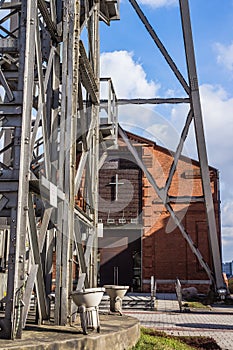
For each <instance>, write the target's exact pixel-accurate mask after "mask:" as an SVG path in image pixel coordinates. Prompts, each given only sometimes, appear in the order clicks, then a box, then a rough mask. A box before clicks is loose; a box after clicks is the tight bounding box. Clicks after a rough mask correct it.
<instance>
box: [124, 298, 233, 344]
mask: <svg viewBox="0 0 233 350" xmlns="http://www.w3.org/2000/svg"><path fill="white" fill-rule="evenodd" d="M155 304H156V305H155V311H151V310H149V309H148V310H144V311H141V310H139V309H138V310H137V309H132V310H129V309H125V310H124V314H127V315H130V316H133V317H136V318H138V319H139V320H140V323H141V325H142V326H145V327H150V328H156V329H157V330H161V331H164V332H166V333H167V334H171V335H180V336H181V335H182V336H183V335H184V336H195V335H196V336H207V337H212V338H214V339H215V341H216V342H217V343H218V345H219V346H220V347H221V349H222V350H233V306H224V305H220V306H219V305H218V306H214V307H211V309H201V310H199V309H196V310H191V312H182V313H181V312H179V305H178V302H177V300H176V299H175V297H174V296H170V300H168V299H167V296H165V295H162V294H161V295H157V299H156V303H155Z"/></svg>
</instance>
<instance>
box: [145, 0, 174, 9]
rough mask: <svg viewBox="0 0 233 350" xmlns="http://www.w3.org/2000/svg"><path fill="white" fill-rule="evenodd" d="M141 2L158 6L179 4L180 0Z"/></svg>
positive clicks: (149, 0)
mask: <svg viewBox="0 0 233 350" xmlns="http://www.w3.org/2000/svg"><path fill="white" fill-rule="evenodd" d="M139 3H140V4H142V5H149V6H151V7H155V8H157V7H168V6H173V5H176V4H178V0H140V1H139Z"/></svg>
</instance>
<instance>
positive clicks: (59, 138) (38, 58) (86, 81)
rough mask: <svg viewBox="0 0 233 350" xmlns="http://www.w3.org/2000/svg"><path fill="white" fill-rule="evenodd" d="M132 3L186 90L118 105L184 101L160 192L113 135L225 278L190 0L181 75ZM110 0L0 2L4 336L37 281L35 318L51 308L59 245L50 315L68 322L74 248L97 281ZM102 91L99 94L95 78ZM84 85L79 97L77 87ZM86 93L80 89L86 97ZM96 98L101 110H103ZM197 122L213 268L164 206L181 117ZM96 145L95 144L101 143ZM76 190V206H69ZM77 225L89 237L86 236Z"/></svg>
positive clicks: (109, 139) (108, 127)
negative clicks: (104, 30) (185, 110)
mask: <svg viewBox="0 0 233 350" xmlns="http://www.w3.org/2000/svg"><path fill="white" fill-rule="evenodd" d="M130 3H131V4H132V6H133V7H134V9H135V10H136V12H137V14H138V16H139V17H140V19H141V20H142V22H143V23H144V25H145V26H146V28H147V30H148V31H149V33H150V35H151V36H152V38H153V40H154V41H155V43H156V45H157V46H158V47H159V49H160V50H161V52H162V54H163V55H164V57H165V59H166V60H167V62H168V64H169V66H170V67H171V69H172V70H173V71H174V73H175V75H176V77H177V79H178V80H179V81H180V83H181V85H182V86H183V88H184V90H185V92H186V93H187V98H186V99H184V100H182V101H181V99H177V98H174V99H171V100H170V101H168V100H163V99H156V98H155V99H153V100H150V101H146V100H142V99H139V100H130V101H126V100H119V101H118V103H119V104H120V103H165V102H166V103H177V102H185V103H190V112H189V114H188V117H187V120H186V123H185V127H184V130H183V132H182V135H181V140H180V144H179V145H178V148H177V151H176V153H175V157H174V162H173V165H172V168H171V170H170V176H169V178H168V180H167V184H166V188H164V189H159V188H158V187H157V185H156V183H155V181H154V179H153V178H152V177H151V175H150V174H149V172H148V170H147V169H146V167H145V166H144V164H143V163H141V160H140V159H138V156H137V154H136V153H135V151H134V149H133V147H132V146H131V145H130V143H129V141H128V139H127V137H126V135H125V133H124V131H123V130H122V129H121V128H120V129H119V132H120V134H121V136H122V137H123V138H124V139H125V142H126V143H127V145H128V147H129V149H130V150H131V152H132V154H134V155H135V158H136V160H137V162H138V164H139V166H140V167H141V168H142V169H143V171H144V172H145V174H146V175H147V177H148V179H149V181H150V182H151V183H152V185H153V186H154V188H155V190H156V191H157V193H158V194H159V196H160V198H161V199H162V200H163V203H164V205H165V206H166V208H167V210H168V211H169V212H170V214H171V217H173V219H174V221H175V222H176V224H177V225H178V226H179V228H180V230H181V232H182V234H183V236H184V237H185V239H186V240H187V241H188V243H189V245H190V247H191V248H192V250H193V252H194V254H196V256H197V258H198V260H199V261H200V263H201V265H202V266H203V267H204V268H205V270H206V272H207V274H208V276H209V278H210V279H211V280H212V281H213V282H214V283H215V284H216V287H217V288H220V287H222V285H223V281H222V277H221V259H220V253H219V247H218V241H217V230H216V222H215V216H214V208H213V201H212V196H211V189H210V182H209V171H208V162H207V156H206V149H205V140H204V134H203V126H202V116H201V108H200V98H199V90H198V83H197V74H196V68H195V59H194V50H193V44H192V34H191V26H190V18H189V9H188V1H187V0H180V10H181V15H182V22H183V33H184V42H185V49H186V58H187V67H188V73H189V84H188V83H187V82H186V81H185V79H184V78H183V77H182V75H181V74H180V72H179V71H178V69H177V67H176V66H175V64H174V62H173V61H172V59H171V58H170V56H169V54H168V53H167V51H166V49H165V48H164V46H163V45H162V43H161V41H160V40H159V38H158V37H157V35H156V33H155V32H154V30H153V28H152V27H151V26H150V24H149V22H148V20H147V19H146V17H145V16H144V14H143V13H142V11H141V9H140V7H139V6H138V4H137V3H136V1H135V0H130ZM118 5H119V4H118V1H117V0H111V1H110V0H50V1H45V0H34V1H30V0H21V1H18V0H11V1H4V0H1V1H0V12H1V19H0V31H1V32H0V84H1V86H2V88H3V90H4V94H3V98H2V101H1V105H0V109H1V118H0V126H1V133H0V136H1V153H0V154H1V159H0V161H1V163H0V168H1V170H0V217H1V218H0V219H1V220H2V221H1V227H2V228H5V229H6V230H8V232H9V256H8V280H7V296H6V308H5V314H4V316H3V317H2V318H0V338H10V339H14V338H15V337H21V333H22V329H23V328H24V326H25V323H26V319H27V315H28V310H29V305H30V299H31V295H32V292H33V290H36V295H37V297H38V318H39V319H40V320H46V319H49V317H50V308H49V301H48V300H49V299H48V295H49V293H50V292H51V286H52V276H51V269H52V264H53V256H54V254H53V252H54V251H55V252H56V255H55V256H56V289H55V300H56V302H55V310H54V321H55V324H57V325H65V324H67V322H69V321H71V319H72V315H73V314H74V312H75V307H74V305H73V304H72V303H71V299H70V298H69V294H70V292H71V291H72V288H73V286H72V266H73V253H74V250H75V251H76V253H77V256H78V263H79V266H80V274H79V279H78V285H77V289H82V288H83V286H85V287H88V286H96V284H97V235H98V169H99V168H100V167H101V165H102V164H103V162H104V160H105V159H106V157H107V151H108V148H109V147H115V146H116V143H117V134H118V124H117V109H116V104H117V100H116V96H115V92H114V88H113V85H112V82H111V79H110V78H103V79H100V76H99V75H100V74H99V59H100V53H99V21H100V20H102V21H104V22H105V23H106V24H109V23H110V21H111V20H115V19H119V14H118ZM101 83H107V85H108V91H109V93H108V96H109V97H108V100H107V101H100V94H99V91H100V84H101ZM84 94H85V96H84ZM83 96H84V97H83ZM100 107H103V108H104V110H105V111H106V115H107V118H106V119H104V118H103V119H101V118H100V114H99V111H100ZM192 120H194V124H195V130H196V139H197V146H198V151H199V160H200V164H201V172H202V179H203V189H204V195H205V202H206V208H207V218H208V223H209V230H210V242H211V247H212V252H213V260H214V267H215V271H210V269H209V267H208V266H206V264H205V262H204V261H203V259H202V256H201V254H200V252H199V251H198V250H197V249H196V248H195V246H194V244H193V242H192V241H191V239H190V237H189V235H188V233H187V232H185V230H184V228H183V226H182V225H181V223H180V222H179V220H178V218H177V217H176V215H175V213H174V212H173V210H172V207H171V206H170V204H169V198H168V190H169V187H170V184H171V180H172V176H173V175H174V172H175V169H176V165H177V162H178V159H179V156H180V154H181V151H182V147H183V143H184V141H185V138H186V136H187V133H188V129H189V125H190V123H191V121H192ZM100 148H101V149H100ZM80 193H81V194H82V197H83V202H84V203H85V205H84V206H83V210H80V209H78V207H76V206H75V200H79V199H80V198H79V197H80ZM83 233H85V237H84V235H83Z"/></svg>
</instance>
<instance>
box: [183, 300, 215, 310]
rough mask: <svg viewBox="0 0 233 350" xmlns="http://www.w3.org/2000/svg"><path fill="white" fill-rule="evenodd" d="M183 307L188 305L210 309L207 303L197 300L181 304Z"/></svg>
mask: <svg viewBox="0 0 233 350" xmlns="http://www.w3.org/2000/svg"><path fill="white" fill-rule="evenodd" d="M183 306H184V307H189V308H191V309H207V310H210V309H211V307H210V306H209V305H204V304H202V303H200V302H199V301H187V302H185V303H184V304H183Z"/></svg>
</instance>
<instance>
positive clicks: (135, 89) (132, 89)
mask: <svg viewBox="0 0 233 350" xmlns="http://www.w3.org/2000/svg"><path fill="white" fill-rule="evenodd" d="M101 76H102V77H111V78H112V80H113V85H114V87H115V91H116V95H117V97H118V98H137V97H142V98H150V97H155V95H156V94H157V91H158V89H159V87H160V86H159V84H156V83H155V82H153V81H148V80H147V77H146V73H145V71H144V69H143V67H142V65H141V64H140V63H138V62H135V60H134V57H133V53H130V52H128V51H114V52H105V53H102V54H101Z"/></svg>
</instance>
